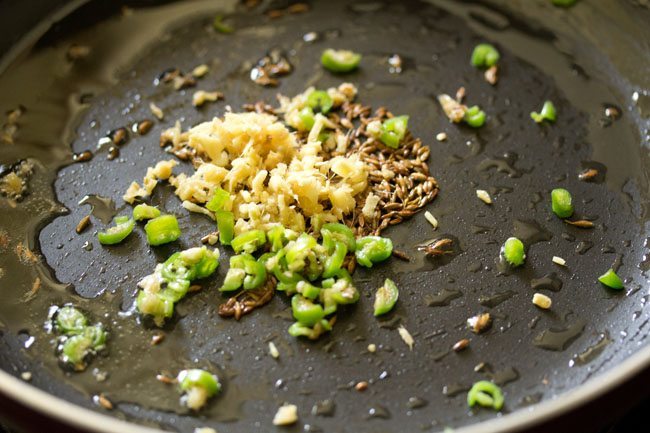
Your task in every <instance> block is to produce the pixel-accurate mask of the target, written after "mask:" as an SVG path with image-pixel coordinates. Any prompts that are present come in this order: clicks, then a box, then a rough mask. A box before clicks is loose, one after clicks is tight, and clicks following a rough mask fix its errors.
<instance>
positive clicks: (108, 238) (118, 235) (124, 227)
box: [97, 216, 135, 245]
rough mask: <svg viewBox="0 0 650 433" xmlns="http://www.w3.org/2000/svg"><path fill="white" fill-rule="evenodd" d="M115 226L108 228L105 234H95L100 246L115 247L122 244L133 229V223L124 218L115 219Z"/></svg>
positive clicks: (131, 220)
mask: <svg viewBox="0 0 650 433" xmlns="http://www.w3.org/2000/svg"><path fill="white" fill-rule="evenodd" d="M113 221H114V222H115V225H114V226H113V227H109V228H108V229H107V230H106V231H105V232H99V233H97V239H98V240H99V243H100V244H102V245H115V244H119V243H120V242H122V241H123V240H124V239H126V237H127V236H128V235H130V234H131V232H132V231H133V228H134V227H135V221H134V220H133V219H130V218H129V217H126V216H121V217H115V218H114V220H113Z"/></svg>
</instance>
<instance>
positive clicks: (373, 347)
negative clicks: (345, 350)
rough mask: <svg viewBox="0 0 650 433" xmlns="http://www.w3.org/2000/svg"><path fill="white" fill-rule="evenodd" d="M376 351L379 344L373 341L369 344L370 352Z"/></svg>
mask: <svg viewBox="0 0 650 433" xmlns="http://www.w3.org/2000/svg"><path fill="white" fill-rule="evenodd" d="M376 351H377V345H376V344H373V343H371V344H369V345H368V352H370V353H375V352H376Z"/></svg>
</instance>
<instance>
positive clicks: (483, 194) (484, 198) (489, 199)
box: [476, 189, 492, 204]
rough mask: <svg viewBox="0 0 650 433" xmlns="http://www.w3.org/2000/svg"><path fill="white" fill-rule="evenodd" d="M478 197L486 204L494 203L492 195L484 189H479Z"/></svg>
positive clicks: (477, 191)
mask: <svg viewBox="0 0 650 433" xmlns="http://www.w3.org/2000/svg"><path fill="white" fill-rule="evenodd" d="M476 197H478V198H479V200H481V201H482V202H483V203H485V204H492V197H490V194H489V193H488V192H487V191H486V190H484V189H477V190H476Z"/></svg>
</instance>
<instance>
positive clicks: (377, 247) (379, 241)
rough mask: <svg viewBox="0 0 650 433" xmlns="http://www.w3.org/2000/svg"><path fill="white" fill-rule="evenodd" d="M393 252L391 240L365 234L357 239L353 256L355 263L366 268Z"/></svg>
mask: <svg viewBox="0 0 650 433" xmlns="http://www.w3.org/2000/svg"><path fill="white" fill-rule="evenodd" d="M392 253H393V242H392V241H391V240H390V239H388V238H383V237H381V236H365V237H362V238H361V239H359V240H357V249H356V251H355V256H356V258H357V263H359V264H360V265H361V266H365V267H366V268H371V267H372V265H373V264H375V263H379V262H382V261H384V260H386V259H387V258H389V257H390V256H391V254H392Z"/></svg>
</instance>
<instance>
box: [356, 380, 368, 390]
mask: <svg viewBox="0 0 650 433" xmlns="http://www.w3.org/2000/svg"><path fill="white" fill-rule="evenodd" d="M354 389H355V390H357V391H359V392H363V391H365V390H366V389H368V382H366V381H365V380H364V381H361V382H358V383H357V384H356V385H354Z"/></svg>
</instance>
